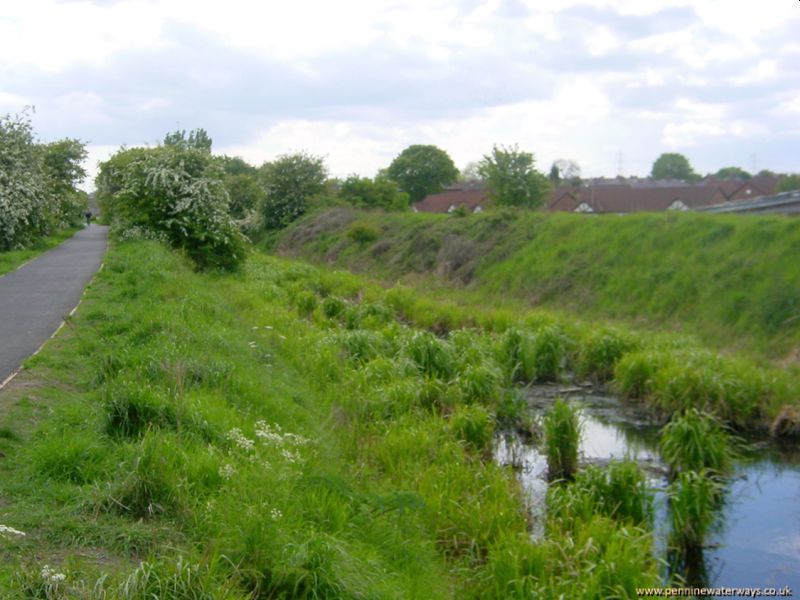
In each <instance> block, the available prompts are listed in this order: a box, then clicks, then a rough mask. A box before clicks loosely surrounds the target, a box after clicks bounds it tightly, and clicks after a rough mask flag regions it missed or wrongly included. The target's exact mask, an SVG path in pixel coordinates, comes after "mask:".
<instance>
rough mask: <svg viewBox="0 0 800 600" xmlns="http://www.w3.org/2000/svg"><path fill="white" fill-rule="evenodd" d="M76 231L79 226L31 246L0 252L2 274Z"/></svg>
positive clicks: (64, 230)
mask: <svg viewBox="0 0 800 600" xmlns="http://www.w3.org/2000/svg"><path fill="white" fill-rule="evenodd" d="M76 231H78V229H77V228H71V229H63V230H61V231H58V232H56V233H54V234H53V235H51V236H48V237H46V238H43V239H41V240H39V241H38V242H37V243H36V244H35V245H34V246H33V247H31V248H24V249H22V250H10V251H8V252H0V275H5V274H6V273H8V272H10V271H13V270H14V269H16V268H18V267H19V266H20V265H22V264H24V263H26V262H27V261H29V260H33V259H34V258H36V257H37V256H39V255H40V254H42V253H44V252H47V251H48V250H50V249H51V248H55V247H56V246H58V245H59V244H60V243H61V242H63V241H64V240H67V239H69V238H71V237H72V236H73V235H75V232H76Z"/></svg>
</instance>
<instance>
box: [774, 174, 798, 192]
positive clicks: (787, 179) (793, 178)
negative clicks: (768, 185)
mask: <svg viewBox="0 0 800 600" xmlns="http://www.w3.org/2000/svg"><path fill="white" fill-rule="evenodd" d="M795 190H800V174H797V173H792V174H790V175H784V176H783V177H781V180H780V181H779V182H778V187H777V191H778V192H793V191H795Z"/></svg>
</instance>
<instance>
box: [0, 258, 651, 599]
mask: <svg viewBox="0 0 800 600" xmlns="http://www.w3.org/2000/svg"><path fill="white" fill-rule="evenodd" d="M449 308H450V307H448V306H441V307H439V308H438V312H437V311H433V310H431V307H429V306H427V305H426V304H425V302H424V300H419V299H417V298H416V296H415V295H414V294H413V292H412V291H410V290H402V289H399V290H389V291H387V290H385V289H384V288H383V287H381V286H377V285H372V284H369V282H367V281H365V280H363V279H360V278H358V277H355V276H353V275H350V274H347V273H330V272H326V271H320V270H317V269H314V268H311V267H308V266H306V265H302V264H296V263H289V262H285V261H281V260H277V259H271V258H267V257H263V256H254V257H252V259H251V260H250V261H249V263H248V265H247V267H246V269H245V271H244V272H242V273H240V274H238V275H233V276H222V275H213V274H205V275H203V274H198V273H195V272H194V271H193V270H192V269H191V268H190V266H189V265H188V264H186V263H185V262H183V261H182V260H181V259H180V258H178V257H177V256H176V255H175V254H173V253H170V252H169V251H167V250H165V249H164V248H163V247H161V246H159V245H157V244H155V243H152V242H128V243H125V244H120V245H114V246H112V248H111V250H110V252H109V254H108V257H107V261H106V268H105V269H104V270H103V271H101V272H100V273H99V274H98V276H97V278H96V280H95V282H94V283H93V284H92V286H91V287H90V289H89V290H88V292H87V294H86V296H85V297H84V301H83V303H82V305H81V309H80V310H79V311H78V313H77V314H76V316H75V317H74V318H72V319H70V321H69V327H67V328H66V329H65V332H64V333H63V334H62V335H61V336H59V337H58V338H57V339H56V340H55V341H54V342H51V343H50V344H48V346H47V347H46V348H45V349H44V351H43V352H42V353H40V354H39V355H37V357H35V358H33V359H30V360H29V361H28V364H27V366H28V370H27V371H26V372H25V373H24V374H23V375H22V376H21V377H20V378H18V379H17V380H15V382H14V383H12V385H11V386H10V387H8V388H6V389H5V390H3V392H2V393H1V394H0V525H3V526H4V528H2V529H0V557H1V560H0V595H2V596H3V597H21V598H68V597H81V598H85V597H88V598H94V597H96V598H124V599H133V598H141V599H145V598H153V597H157V598H288V597H300V598H455V597H458V598H464V597H466V598H470V597H471V598H513V597H519V598H530V597H542V598H552V597H558V596H559V595H564V596H565V597H586V598H589V597H609V596H615V597H633V596H634V589H635V587H636V586H646V585H653V584H655V583H656V582H657V580H658V577H657V570H658V565H657V564H656V561H655V560H654V559H653V558H652V552H651V543H652V534H651V532H650V527H649V524H648V523H647V522H644V523H642V522H641V520H632V519H631V518H630V517H629V516H626V515H625V514H623V513H621V512H618V511H609V510H605V509H602V510H601V509H600V508H598V510H597V511H594V510H588V511H587V510H586V507H585V503H582V504H581V506H580V507H578V506H577V505H576V507H575V508H574V509H573V508H570V504H569V503H561V504H559V510H558V511H557V512H555V513H553V515H552V516H551V517H548V521H547V523H546V531H547V534H546V537H545V538H543V539H541V540H539V541H537V542H532V541H531V540H530V538H529V536H528V531H529V530H530V528H531V522H530V517H529V516H528V515H527V514H525V513H524V511H523V508H522V507H523V505H524V504H523V502H522V501H521V498H520V491H519V489H518V485H517V483H516V479H515V477H514V474H513V473H512V472H511V471H509V470H507V469H504V468H501V467H499V466H497V465H496V464H494V463H493V462H492V461H491V459H490V451H489V450H490V444H491V439H492V432H493V431H494V429H495V428H497V427H500V426H512V425H515V424H516V425H519V424H520V418H521V412H520V410H521V405H520V402H519V400H518V399H517V398H516V396H515V395H514V394H509V393H507V392H504V389H506V387H507V386H508V384H509V383H511V382H512V381H520V382H522V381H526V380H530V379H531V378H536V377H552V376H558V374H559V373H561V371H562V369H563V368H564V366H565V364H566V361H568V360H573V358H572V357H576V358H575V360H582V361H583V362H582V363H581V364H583V365H584V367H585V369H586V373H587V376H593V374H595V375H597V376H601V373H607V372H608V369H609V368H611V366H613V364H614V363H615V362H617V361H616V360H612V359H608V358H606V359H597V360H591V359H590V358H589V354H587V353H586V351H584V352H583V354H581V353H578V354H575V353H574V351H575V350H576V349H577V348H583V347H584V344H582V343H581V344H580V345H579V346H576V345H575V344H574V343H573V341H574V340H576V339H577V338H573V337H572V336H571V335H570V334H569V332H568V331H562V330H561V329H560V328H559V327H557V324H553V323H550V324H547V323H543V322H537V323H533V322H530V323H522V324H519V325H517V321H516V320H515V315H509V314H506V313H502V312H499V311H497V312H492V311H487V312H486V313H485V314H484V313H475V312H472V313H469V318H467V317H468V313H467V312H466V311H464V312H462V313H458V312H454V311H451V310H449ZM445 315H448V316H446V317H445ZM423 317H427V318H429V319H433V320H432V321H429V322H425V321H424V318H423ZM445 318H447V319H458V318H461V319H462V322H461V324H464V325H467V324H472V325H475V326H476V327H478V326H479V327H478V328H475V329H470V330H458V329H457V328H456V327H453V329H454V331H453V332H452V333H450V334H449V335H447V336H446V337H437V336H434V335H432V334H431V333H430V332H429V331H428V329H438V330H439V331H440V332H442V331H444V329H445V328H444V326H443V323H444V319H445ZM451 324H452V325H455V324H456V323H455V322H453V323H451ZM546 325H548V327H545V326H546ZM543 327H544V328H543ZM603 347H604V348H605V346H603ZM577 357H583V358H580V359H579V358H577ZM596 365H597V366H596ZM537 373H538V375H537ZM579 509H580V510H579ZM23 534H24V535H23Z"/></svg>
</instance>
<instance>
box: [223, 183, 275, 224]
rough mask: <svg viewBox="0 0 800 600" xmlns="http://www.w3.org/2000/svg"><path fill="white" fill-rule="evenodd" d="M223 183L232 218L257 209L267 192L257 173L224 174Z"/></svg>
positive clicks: (245, 215)
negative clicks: (228, 199)
mask: <svg viewBox="0 0 800 600" xmlns="http://www.w3.org/2000/svg"><path fill="white" fill-rule="evenodd" d="M223 183H224V184H225V189H226V190H227V192H228V197H229V198H230V204H229V207H230V213H231V216H232V217H233V218H234V219H237V220H241V219H244V218H246V217H247V216H248V215H249V214H250V213H252V212H254V211H256V210H259V209H260V208H261V206H262V205H263V203H264V200H265V199H266V196H267V194H266V192H265V191H264V186H263V185H262V184H261V181H260V180H259V178H258V176H257V175H251V174H248V173H240V174H238V175H226V176H225V178H224V179H223Z"/></svg>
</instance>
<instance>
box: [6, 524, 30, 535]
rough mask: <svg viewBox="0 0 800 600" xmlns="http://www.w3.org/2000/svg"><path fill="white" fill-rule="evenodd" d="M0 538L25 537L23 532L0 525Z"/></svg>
mask: <svg viewBox="0 0 800 600" xmlns="http://www.w3.org/2000/svg"><path fill="white" fill-rule="evenodd" d="M0 537H25V532H24V531H20V530H19V529H14V528H13V527H9V526H8V525H0Z"/></svg>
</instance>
